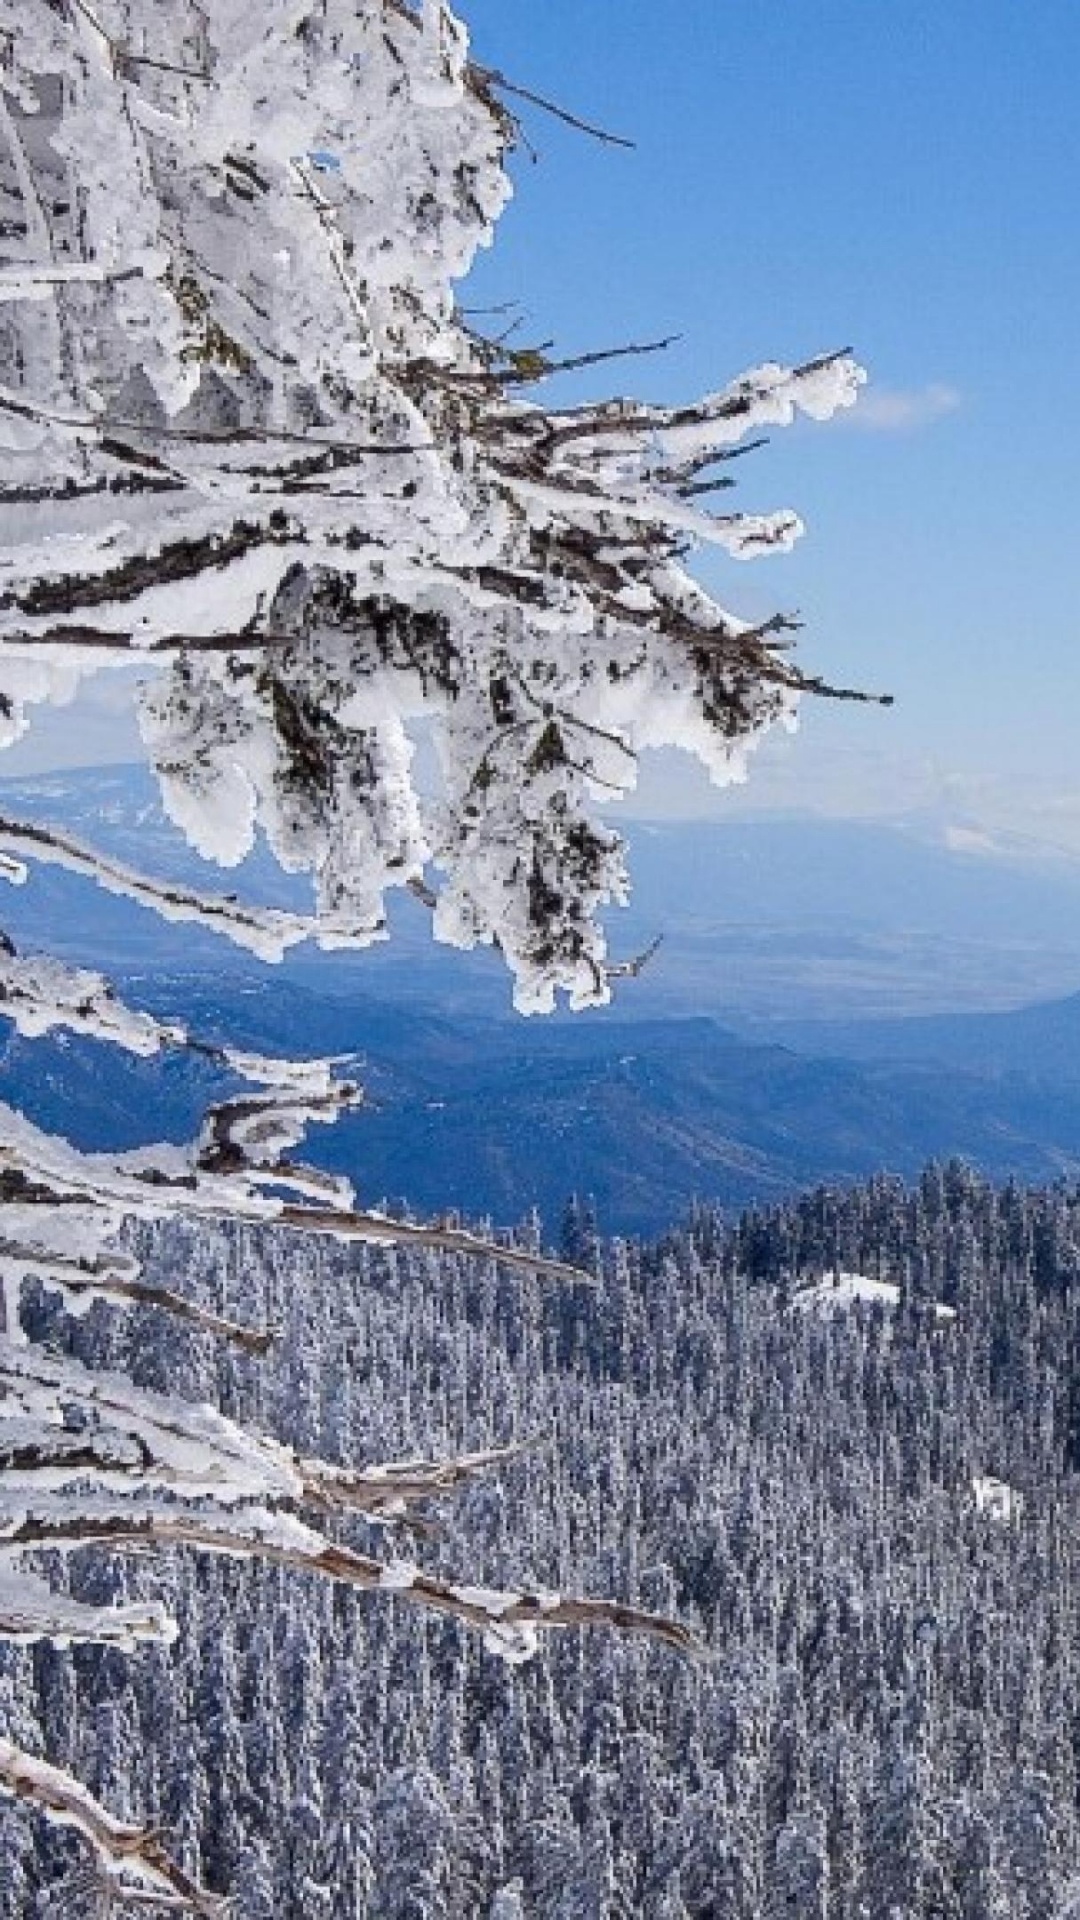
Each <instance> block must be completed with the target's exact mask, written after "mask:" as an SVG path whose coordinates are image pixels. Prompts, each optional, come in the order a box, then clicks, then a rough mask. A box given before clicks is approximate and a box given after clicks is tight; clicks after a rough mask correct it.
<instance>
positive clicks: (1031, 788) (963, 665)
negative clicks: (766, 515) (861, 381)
mask: <svg viewBox="0 0 1080 1920" xmlns="http://www.w3.org/2000/svg"><path fill="white" fill-rule="evenodd" d="M459 4H460V5H461V6H462V10H463V11H465V13H466V15H467V17H468V19H469V20H470V23H471V25H472V29H473V37H474V48H475V51H476V54H477V57H478V58H480V59H481V60H483V61H485V62H487V63H488V64H490V65H492V66H497V67H499V68H501V69H502V70H503V71H505V72H506V73H507V74H508V75H509V76H510V77H511V78H514V79H516V80H519V81H520V82H521V84H522V85H524V86H529V87H532V88H534V89H536V90H538V91H539V92H542V93H546V94H549V95H551V96H552V97H553V98H555V99H557V100H558V101H560V102H562V103H564V104H565V105H566V106H567V107H571V108H575V109H577V110H578V111H580V112H582V113H584V114H586V115H589V116H592V117H595V118H596V119H598V120H599V121H601V122H602V123H604V124H606V125H608V126H610V127H612V128H613V129H616V130H618V131H620V132H623V133H626V134H629V135H632V136H633V137H634V139H635V140H636V142H637V146H636V149H635V151H634V152H632V153H624V152H621V151H619V150H617V149H614V148H608V147H603V146H600V145H598V144H596V143H594V142H591V141H589V140H587V139H584V138H582V137H581V136H579V135H575V134H573V133H571V132H569V131H568V130H567V129H565V128H564V127H562V126H560V125H559V124H558V123H557V122H555V121H553V120H551V119H549V118H547V117H546V116H544V115H543V114H541V113H539V112H537V111H536V110H534V109H532V108H530V107H528V106H525V105H522V106H521V114H522V120H523V124H524V126H525V128H526V131H527V133H528V136H529V139H530V140H531V142H532V143H533V145H534V146H535V147H536V149H537V150H538V158H537V160H536V161H535V162H534V161H533V160H531V159H530V158H529V157H528V155H527V154H526V153H525V152H524V151H523V152H522V154H521V155H520V156H519V159H518V161H517V163H516V168H515V171H516V177H517V184H518V197H517V201H516V203H515V205H514V206H513V207H512V208H511V209H510V211H509V212H508V214H507V216H506V218H505V220H504V222H503V223H502V227H501V229H500V233H499V238H498V243H497V246H496V248H495V250H494V252H493V253H492V254H491V255H490V256H488V257H486V258H485V260H484V261H483V263H482V264H481V267H480V269H479V271H478V272H477V274H476V275H475V277H474V281H473V283H472V285H471V286H470V288H469V289H468V292H467V294H466V296H465V297H466V299H467V300H468V301H469V302H475V303H480V304H483V303H485V302H502V301H506V300H514V301H519V302H520V303H521V305H522V309H523V311H524V313H525V315H526V319H525V322H524V324H523V327H522V330H521V334H520V338H521V339H522V340H523V341H526V340H528V339H545V338H547V337H549V336H551V335H554V336H556V338H557V340H558V342H559V344H560V346H562V347H564V348H565V349H566V350H567V351H575V350H578V349H581V348H588V347H593V346H599V345H604V344H609V343H611V344H614V343H617V342H620V341H624V340H629V339H648V338H651V337H655V336H657V335H660V334H665V333H668V332H672V331H678V332H680V333H681V335H682V338H681V340H680V342H679V343H678V345H677V346H676V347H674V348H673V349H672V350H671V351H670V353H669V354H667V355H666V356H665V357H664V359H663V360H662V361H661V360H651V361H643V362H641V363H639V364H636V365H635V364H633V363H631V364H630V365H629V366H626V367H622V368H616V369H611V370H606V372H607V376H608V378H609V379H611V378H614V379H615V381H616V384H618V385H620V386H627V385H629V384H631V383H632V384H634V385H635V386H636V387H638V388H640V389H641V390H642V391H648V392H649V393H650V394H651V395H653V396H655V397H658V398H663V397H671V398H686V397H689V396H692V395H694V394H695V393H699V392H703V391H706V390H708V389H709V388H710V387H715V386H717V385H720V384H722V383H723V382H724V381H726V380H727V379H728V378H729V377H731V376H732V375H734V374H735V373H738V372H740V371H741V370H742V369H743V368H744V367H745V366H746V365H748V364H751V363H753V362H754V361H756V360H761V359H764V358H770V357H777V358H799V357H803V356H807V355H811V354H814V353H817V352H819V351H821V350H823V349H826V348H831V347H840V346H848V345H850V346H852V347H854V348H855V350H856V351H857V352H858V354H859V356H860V358H861V359H862V360H863V361H864V363H865V364H866V366H867V367H868V368H869V370H870V373H871V376H872V381H873V385H872V387H871V389H870V390H869V392H868V395H867V400H866V404H865V406H864V409H863V410H862V411H863V422H862V424H861V425H860V424H858V423H856V422H854V421H853V422H851V423H845V424H842V425H837V426H832V427H827V428H818V427H808V428H805V429H803V428H800V429H798V430H796V431H794V432H792V433H790V434H777V435H776V436H775V437H774V440H773V444H772V446H771V447H770V448H769V449H767V450H766V451H765V452H763V453H761V454H759V455H757V456H755V457H754V459H753V461H748V462H747V463H746V465H745V466H744V467H743V468H742V469H741V470H740V479H741V481H742V487H741V492H740V495H739V496H737V497H738V498H741V499H742V501H744V502H745V504H746V505H747V506H752V507H757V506H764V507H772V506H780V505H792V506H795V507H797V508H798V509H799V511H800V512H801V513H802V514H803V516H804V517H805V519H806V520H807V523H808V527H809V531H808V534H807V538H806V540H805V541H804V542H803V544H802V546H801V548H800V550H799V551H798V553H797V554H796V555H794V556H792V557H791V558H789V559H784V560H773V561H768V562H761V563H758V564H756V565H754V566H752V567H747V566H735V565H732V564H728V565H727V566H726V567H725V566H724V565H723V564H722V563H719V562H709V563H707V571H708V572H709V577H710V579H711V580H712V582H713V584H714V585H716V586H718V587H719V588H720V590H721V592H722V593H723V594H725V595H726V597H727V599H728V601H729V603H730V604H731V605H732V606H733V607H735V608H736V609H737V610H739V611H745V612H746V613H747V614H749V615H751V616H757V615H759V614H765V613H768V612H770V611H772V610H774V609H775V608H776V607H777V606H782V607H784V608H786V609H793V610H797V611H799V612H800V613H801V614H802V616H803V618H804V619H805V621H806V633H805V636H804V640H803V647H802V657H803V659H804V661H805V663H806V664H807V665H808V666H812V667H813V668H814V669H815V670H820V671H822V672H824V673H825V674H827V675H829V676H831V677H832V678H834V679H837V680H841V681H844V682H857V683H859V684H862V685H866V686H872V687H882V688H887V689H889V690H890V691H891V692H893V693H894V694H895V695H896V697H897V706H896V707H895V708H894V709H893V710H892V711H891V712H889V713H882V712H880V711H876V710H870V711H860V710H857V709H853V708H849V707H843V708H823V707H819V706H815V707H813V708H811V709H809V710H808V711H807V713H806V718H805V723H804V728H803V734H802V737H801V738H800V739H799V740H798V741H797V742H796V743H794V746H793V745H792V743H790V742H787V741H784V740H780V741H778V742H777V743H776V745H775V747H769V748H767V749H766V750H765V752H764V753H763V755H762V756H761V759H760V764H759V767H758V769H757V771H756V773H755V776H754V777H753V779H752V781H751V785H750V787H749V789H748V790H747V793H746V795H745V796H744V797H743V798H742V799H741V800H740V801H738V802H736V804H737V805H740V806H743V807H749V808H750V809H751V810H753V809H756V808H760V807H770V806H785V807H786V806H796V807H807V808H814V809H819V810H820V809H822V808H824V809H825V810H831V811H839V812H846V811H855V812H859V811H871V812H872V811H876V810H885V811H895V810H897V809H898V808H902V807H903V806H904V805H905V804H910V805H915V806H927V805H934V804H938V802H940V801H944V803H946V804H947V805H948V806H949V807H950V808H951V809H952V810H953V811H955V812H958V813H965V812H966V813H968V814H970V815H971V816H972V817H977V818H980V819H983V820H990V821H998V822H1000V821H1001V820H1002V819H1003V818H1006V819H1011V820H1012V821H1013V824H1017V823H1019V824H1021V825H1023V826H1025V827H1026V828H1030V829H1031V830H1033V831H1036V832H1040V833H1041V832H1045V833H1046V834H1048V835H1049V837H1051V838H1053V837H1055V836H1058V837H1061V836H1062V835H1063V836H1064V837H1065V838H1066V839H1067V840H1068V842H1069V844H1074V843H1075V845H1076V847H1077V849H1078V850H1080V761H1078V756H1077V751H1076V745H1075V741H1076V734H1077V716H1078V714H1080V657H1078V656H1080V630H1078V629H1080V593H1078V590H1077V558H1076V549H1077V547H1078V545H1080V542H1078V541H1077V539H1076V535H1075V532H1074V521H1075V519H1076V516H1077V514H1078V513H1080V419H1078V415H1080V326H1078V321H1077V315H1078V312H1080V238H1078V235H1080V224H1078V222H1077V218H1076V205H1077V199H1078V193H1080V115H1078V113H1077V92H1078V88H1080V6H1078V5H1077V3H1076V0H1026V4H1024V5H1022V6H1021V5H1018V4H1017V0H767V3H766V0H679V4H678V5H677V6H676V5H672V4H668V5H665V4H663V0H459ZM602 379H603V376H601V377H600V378H599V379H598V378H597V377H596V376H594V377H593V380H592V383H591V390H592V391H595V390H596V389H597V387H598V385H599V384H601V383H602ZM99 685H100V688H101V692H100V694H98V695H97V696H95V699H94V701H93V702H92V703H91V704H90V706H88V708H87V709H86V711H85V713H84V715H83V717H82V718H81V719H80V723H79V735H78V738H79V740H80V742H86V743H87V745H86V746H85V747H84V748H83V757H88V755H89V754H90V753H93V754H94V755H95V756H100V757H110V756H115V755H116V754H117V753H119V752H123V751H128V750H129V747H130V735H129V734H128V732H127V731H126V729H125V728H124V726H123V724H122V723H119V722H118V721H117V720H116V718H115V716H114V714H113V713H112V712H110V711H109V710H108V708H109V703H110V702H112V703H114V704H115V696H114V693H113V692H111V691H110V690H109V689H108V687H107V684H106V682H104V681H103V682H101V683H99ZM103 702H104V704H103ZM70 738H71V735H70V730H67V731H65V728H64V726H63V724H62V723H61V724H55V723H54V725H53V727H51V728H49V729H47V731H44V732H43V733H42V734H41V736H40V744H39V745H38V746H37V747H35V748H33V749H32V750H30V754H29V755H28V753H27V750H25V749H19V750H16V755H12V756H10V757H9V759H8V761H7V763H6V766H5V771H10V772H12V773H14V772H16V771H18V770H20V769H21V767H22V766H23V765H24V764H25V765H29V764H32V763H33V760H35V759H36V761H37V763H38V764H40V762H41V758H42V756H43V755H46V756H47V754H48V753H49V752H52V751H55V752H56V753H58V754H61V753H63V754H66V753H69V752H70ZM50 739H51V740H52V741H53V742H54V745H52V746H50V744H49V742H50ZM644 804H645V805H646V806H647V807H649V808H656V809H657V810H661V811H663V810H667V811H672V810H674V811H681V810H686V811H697V810H700V809H702V808H708V807H710V806H711V805H712V804H713V803H712V801H711V800H710V797H709V795H708V793H707V790H706V789H705V787H704V785H703V783H702V782H700V781H697V780H695V779H693V778H691V777H689V776H688V775H686V774H685V773H682V772H680V773H678V774H675V773H673V771H672V768H671V767H670V766H669V765H665V766H662V767H661V768H660V769H659V770H655V769H653V770H650V771H649V772H648V774H647V777H646V781H645V784H644ZM721 804H722V805H724V806H727V805H730V804H731V803H730V801H729V800H726V801H723V802H722V803H721ZM1063 822H1064V823H1066V824H1065V825H1062V823H1063Z"/></svg>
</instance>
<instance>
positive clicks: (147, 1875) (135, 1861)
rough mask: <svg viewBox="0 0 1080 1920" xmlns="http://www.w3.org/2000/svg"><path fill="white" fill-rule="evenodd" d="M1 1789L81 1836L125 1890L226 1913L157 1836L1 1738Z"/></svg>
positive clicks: (197, 1910) (66, 1775)
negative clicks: (114, 1812)
mask: <svg viewBox="0 0 1080 1920" xmlns="http://www.w3.org/2000/svg"><path fill="white" fill-rule="evenodd" d="M0 1790H2V1791H3V1792H5V1793H8V1794H11V1795H13V1796H14V1798H15V1799H17V1800H21V1801H23V1802H24V1804H25V1805H27V1806H29V1807H32V1808H33V1809H34V1811H35V1812H37V1813H42V1814H44V1815H45V1817H46V1819H48V1820H51V1821H53V1822H55V1823H56V1824H57V1825H58V1826H62V1827H68V1828H71V1829H72V1830H73V1831H74V1832H75V1833H77V1834H79V1835H80V1836H81V1838H82V1839H83V1840H85V1841H87V1843H88V1844H89V1846H90V1847H91V1848H92V1849H93V1852H94V1855H95V1857H96V1859H97V1860H98V1861H99V1862H100V1864H101V1866H102V1868H103V1869H104V1871H105V1872H107V1873H108V1874H109V1875H110V1876H113V1877H115V1879H116V1880H117V1882H118V1883H120V1884H121V1885H122V1886H123V1887H124V1888H125V1889H129V1888H132V1887H133V1888H134V1890H135V1891H136V1892H138V1891H140V1890H141V1891H142V1892H143V1893H146V1894H154V1895H157V1896H158V1898H160V1899H162V1900H163V1902H168V1903H171V1904H174V1905H175V1906H176V1907H178V1908H180V1909H181V1910H183V1911H184V1912H187V1913H192V1914H199V1915H204V1916H206V1920H212V1917H213V1916H218V1915H221V1914H223V1912H224V1907H223V1903H222V1902H221V1901H220V1900H217V1899H215V1898H214V1897H213V1896H212V1895H211V1894H208V1893H207V1892H206V1891H205V1890H204V1889H203V1888H202V1887H200V1886H199V1885H198V1883H197V1882H196V1881H195V1880H193V1879H192V1878H191V1876H190V1875H189V1874H187V1873H185V1872H184V1870H183V1868H182V1867H181V1866H180V1865H179V1864H178V1863H177V1862H176V1861H175V1860H173V1859H172V1858H171V1857H170V1855H169V1853H168V1852H167V1850H166V1848H165V1846H164V1844H163V1842H162V1839H161V1835H160V1834H159V1833H158V1832H156V1831H155V1830H154V1829H153V1828H151V1827H136V1826H132V1825H131V1824H130V1823H129V1822H127V1821H124V1820H117V1819H115V1818H114V1817H113V1815H112V1814H111V1813H110V1812H109V1811H108V1809H107V1808H106V1807H104V1806H102V1804H101V1802H100V1800H96V1799H95V1798H94V1796H93V1794H92V1793H88V1792H87V1790H86V1788H85V1787H84V1786H82V1785H81V1784H80V1782H79V1781H78V1780H76V1779H75V1778H74V1776H73V1775H72V1774H70V1773H67V1772H66V1771H65V1770H64V1769H63V1768H62V1767H54V1766H50V1765H49V1763H48V1762H47V1761H45V1760H39V1759H36V1758H35V1757H34V1756H33V1755H32V1754H29V1753H23V1752H22V1751H21V1750H20V1749H19V1748H18V1747H16V1746H15V1745H14V1744H13V1743H12V1741H10V1740H5V1739H3V1738H2V1737H0Z"/></svg>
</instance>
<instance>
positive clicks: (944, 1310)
mask: <svg viewBox="0 0 1080 1920" xmlns="http://www.w3.org/2000/svg"><path fill="white" fill-rule="evenodd" d="M899 1305H900V1288H899V1287H898V1286H897V1284H896V1282H895V1281H894V1280H872V1279H871V1278H870V1276H869V1274H865V1273H831V1274H827V1275H826V1276H825V1278H824V1279H823V1280H818V1281H816V1282H815V1284H814V1285H813V1286H812V1287H802V1288H800V1290H799V1292H798V1293H797V1294H796V1295H795V1298H794V1300H793V1301H792V1306H793V1307H794V1308H795V1309H796V1311H797V1312H798V1313H816V1314H819V1315H826V1316H830V1315H832V1314H835V1313H847V1312H849V1311H850V1309H851V1308H852V1307H856V1306H870V1307H882V1308H884V1309H885V1310H886V1311H888V1312H890V1313H891V1312H895V1310H896V1308H897V1307H899ZM934 1318H935V1320H940V1321H943V1322H944V1321H949V1320H955V1319H956V1309H955V1307H947V1306H945V1304H944V1303H943V1302H942V1301H940V1300H936V1301H935V1302H934Z"/></svg>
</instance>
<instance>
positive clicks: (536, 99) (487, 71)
mask: <svg viewBox="0 0 1080 1920" xmlns="http://www.w3.org/2000/svg"><path fill="white" fill-rule="evenodd" d="M471 71H472V73H473V75H474V77H475V78H476V80H477V81H478V82H479V83H480V85H481V86H485V87H495V88H498V89H499V90H500V91H501V92H502V93H512V94H513V95H514V96H515V97H516V98H517V99H518V100H527V101H528V102H529V104H530V106H534V107H539V108H541V110H542V111H543V112H544V113H550V114H551V115H552V116H553V118H554V119H556V120H562V121H563V122H564V123H565V124H566V126H568V127H573V128H574V129H575V131H576V132H578V133H587V134H588V135H589V137H590V139H592V140H599V141H601V142H602V143H603V145H604V146H605V147H627V148H629V149H631V150H633V148H634V147H635V146H636V145H637V142H636V141H635V140H626V139H624V138H623V136H622V134H620V133H609V132H608V130H607V128H606V127H598V126H596V125H595V124H594V122H593V121H591V120H583V119H582V118H581V116H580V114H576V113H570V112H569V111H568V110H567V108H566V107H560V106H557V105H556V103H555V101H554V100H548V99H546V98H545V96H544V95H543V94H542V93H534V92H533V90H532V88H531V87H522V86H519V85H518V84H517V82H516V81H514V80H508V79H507V77H506V75H505V73H500V72H499V70H498V68H497V67H479V66H473V67H472V69H471Z"/></svg>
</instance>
